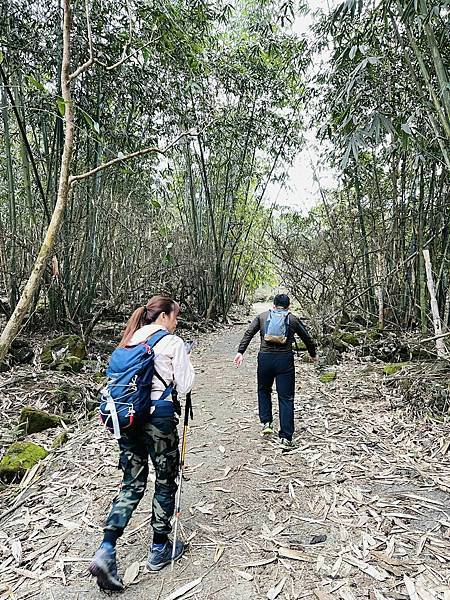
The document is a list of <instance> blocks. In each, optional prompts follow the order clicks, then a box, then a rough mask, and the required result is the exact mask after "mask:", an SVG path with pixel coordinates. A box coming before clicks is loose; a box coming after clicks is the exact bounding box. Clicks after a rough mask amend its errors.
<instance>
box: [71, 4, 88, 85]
mask: <svg viewBox="0 0 450 600" xmlns="http://www.w3.org/2000/svg"><path fill="white" fill-rule="evenodd" d="M84 6H85V10H86V22H87V33H88V44H89V58H88V60H87V61H86V62H85V63H84V64H83V65H81V66H79V67H78V69H75V71H74V72H73V73H71V74H70V75H69V81H72V80H74V79H76V78H77V77H78V76H79V75H81V73H83V72H84V71H86V70H87V69H89V67H90V66H92V65H93V64H94V48H93V46H92V31H91V21H90V19H89V6H88V0H85V2H84Z"/></svg>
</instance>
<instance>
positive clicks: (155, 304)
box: [119, 296, 180, 348]
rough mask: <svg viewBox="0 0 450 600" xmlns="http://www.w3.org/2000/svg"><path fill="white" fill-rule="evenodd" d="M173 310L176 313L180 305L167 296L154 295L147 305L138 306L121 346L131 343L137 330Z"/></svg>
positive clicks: (127, 326) (130, 319)
mask: <svg viewBox="0 0 450 600" xmlns="http://www.w3.org/2000/svg"><path fill="white" fill-rule="evenodd" d="M173 311H176V314H177V315H178V313H179V312H180V305H179V304H178V302H175V300H172V298H167V297H165V296H153V297H152V298H150V300H149V301H148V302H147V304H146V305H145V306H140V307H139V308H137V309H136V310H135V311H134V312H133V314H132V315H131V317H130V318H129V320H128V323H127V325H126V327H125V331H124V332H123V335H122V339H121V340H120V343H119V348H125V347H126V346H128V344H129V343H130V340H131V338H132V337H133V335H134V334H135V332H136V331H137V330H138V329H140V328H141V327H143V326H144V325H149V324H150V323H153V322H154V321H156V319H157V318H158V317H159V315H160V314H161V313H163V312H164V313H166V314H167V315H170V314H171V313H172V312H173Z"/></svg>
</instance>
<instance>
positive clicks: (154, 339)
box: [146, 329, 173, 398]
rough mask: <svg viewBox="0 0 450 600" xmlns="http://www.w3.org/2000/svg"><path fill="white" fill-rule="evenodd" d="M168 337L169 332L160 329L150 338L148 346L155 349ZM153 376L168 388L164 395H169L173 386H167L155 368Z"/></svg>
mask: <svg viewBox="0 0 450 600" xmlns="http://www.w3.org/2000/svg"><path fill="white" fill-rule="evenodd" d="M166 335H170V334H169V332H168V331H166V330H165V329H159V330H158V331H156V332H155V333H154V334H153V335H151V336H150V337H149V338H148V340H147V342H146V344H147V345H148V346H149V347H150V348H152V349H153V348H154V347H155V346H156V344H157V343H158V342H160V341H161V340H162V339H163V338H164V337H166ZM153 375H154V376H155V377H156V379H159V381H160V382H161V383H162V384H163V386H164V387H165V388H166V389H165V392H164V394H163V395H168V393H167V392H168V390H169V388H173V384H171V383H170V384H167V383H166V382H165V381H164V379H163V378H162V377H161V375H160V374H159V373H158V371H157V370H156V369H155V368H153ZM161 398H162V397H161Z"/></svg>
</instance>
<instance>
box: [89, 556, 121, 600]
mask: <svg viewBox="0 0 450 600" xmlns="http://www.w3.org/2000/svg"><path fill="white" fill-rule="evenodd" d="M89 572H90V573H91V575H93V576H94V577H96V578H97V584H98V587H99V588H100V589H101V590H111V591H113V592H120V591H121V590H123V589H124V585H123V581H122V579H121V578H120V577H119V575H118V574H117V565H116V550H115V548H113V547H112V546H111V547H106V548H105V547H104V546H100V548H99V549H98V550H97V552H96V553H95V554H94V558H93V559H92V562H91V564H90V565H89Z"/></svg>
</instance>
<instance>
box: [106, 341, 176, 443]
mask: <svg viewBox="0 0 450 600" xmlns="http://www.w3.org/2000/svg"><path fill="white" fill-rule="evenodd" d="M166 335H168V332H167V331H164V330H160V331H157V332H156V333H154V334H153V335H152V336H151V337H149V338H148V340H147V341H146V342H143V343H142V344H137V345H136V346H132V347H129V348H116V349H115V350H114V352H113V353H112V354H111V358H110V359H109V364H108V368H107V370H106V374H107V376H108V382H107V384H106V385H105V386H104V387H103V389H102V390H101V391H100V420H101V422H102V423H103V424H104V425H105V427H106V428H107V429H109V430H110V431H112V432H113V433H114V437H115V438H116V439H120V432H121V431H123V430H125V429H128V428H129V427H131V426H132V425H134V424H136V423H143V422H146V421H148V420H149V418H150V413H151V408H152V401H151V396H150V392H151V388H152V379H153V377H154V376H156V377H157V378H158V379H159V380H160V381H161V382H162V383H164V385H165V387H166V389H165V390H164V392H163V393H162V396H161V398H159V400H158V401H157V402H160V401H164V400H166V398H167V397H168V396H170V394H171V393H172V391H173V385H167V384H166V383H165V382H164V380H163V379H162V377H160V375H159V374H158V373H157V372H156V370H155V353H154V351H153V348H154V347H155V345H156V344H157V343H158V342H159V341H160V340H162V338H163V337H165V336H166Z"/></svg>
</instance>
